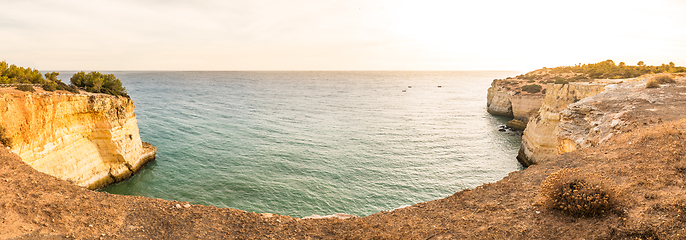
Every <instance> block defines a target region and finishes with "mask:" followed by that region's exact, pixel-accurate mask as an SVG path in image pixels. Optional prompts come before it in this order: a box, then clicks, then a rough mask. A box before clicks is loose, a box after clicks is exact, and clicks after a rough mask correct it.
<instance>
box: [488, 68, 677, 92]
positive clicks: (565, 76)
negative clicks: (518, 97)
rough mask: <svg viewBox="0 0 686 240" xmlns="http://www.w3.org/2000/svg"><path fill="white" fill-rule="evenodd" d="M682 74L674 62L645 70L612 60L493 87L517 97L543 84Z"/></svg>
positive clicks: (512, 79) (549, 71) (551, 70)
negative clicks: (505, 90) (507, 91)
mask: <svg viewBox="0 0 686 240" xmlns="http://www.w3.org/2000/svg"><path fill="white" fill-rule="evenodd" d="M685 72H686V67H681V66H676V65H675V64H674V63H673V62H670V63H669V64H662V65H660V66H648V65H646V64H645V63H644V62H643V61H640V62H638V63H637V64H636V65H635V66H632V65H627V64H626V63H624V62H620V63H619V64H615V62H614V61H612V60H606V61H602V62H599V63H589V64H581V63H580V64H577V65H574V66H561V67H555V68H545V67H544V68H541V69H538V70H534V71H531V72H528V73H525V74H521V75H518V76H516V77H508V78H506V79H495V80H494V84H498V85H500V86H502V87H504V88H506V89H507V90H515V91H517V93H521V92H528V93H538V92H532V90H534V89H532V88H530V87H531V86H534V85H539V84H546V83H555V84H567V83H570V82H590V81H593V80H595V79H623V78H634V77H639V76H641V75H645V74H658V73H685ZM525 87H526V88H525ZM543 91H545V89H543V90H542V91H541V92H542V93H544V92H543Z"/></svg>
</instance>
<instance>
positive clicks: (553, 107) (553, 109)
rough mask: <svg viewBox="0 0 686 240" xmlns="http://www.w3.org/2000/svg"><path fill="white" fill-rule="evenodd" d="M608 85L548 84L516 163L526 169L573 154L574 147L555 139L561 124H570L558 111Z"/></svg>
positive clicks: (605, 83) (527, 130)
mask: <svg viewBox="0 0 686 240" xmlns="http://www.w3.org/2000/svg"><path fill="white" fill-rule="evenodd" d="M608 84H609V82H595V83H584V82H578V83H569V84H552V83H550V84H547V86H546V89H547V93H546V96H545V99H544V100H543V104H542V105H541V108H540V109H539V111H538V113H537V114H535V115H534V116H533V117H532V118H531V119H530V120H529V122H528V124H527V126H526V130H524V135H523V136H522V146H521V147H520V149H519V154H518V156H517V160H519V162H520V163H522V165H524V166H529V165H532V164H536V163H538V162H541V161H545V159H546V158H549V157H552V156H554V155H557V154H559V153H562V152H568V151H572V149H573V148H574V147H573V145H574V144H571V145H570V142H569V141H568V140H565V139H562V138H559V137H558V133H559V132H560V131H562V130H561V129H560V127H559V124H560V122H561V121H572V120H571V119H565V116H566V115H563V114H562V113H561V111H563V110H565V109H566V108H567V107H568V106H569V105H570V104H572V103H575V102H578V101H580V100H581V99H584V98H587V97H590V96H594V95H596V94H598V93H600V92H602V91H604V90H605V86H607V85H608Z"/></svg>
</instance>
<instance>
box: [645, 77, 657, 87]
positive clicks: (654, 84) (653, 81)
mask: <svg viewBox="0 0 686 240" xmlns="http://www.w3.org/2000/svg"><path fill="white" fill-rule="evenodd" d="M659 87H660V84H659V83H658V82H657V81H655V80H652V79H651V80H649V81H648V82H647V83H646V88H659Z"/></svg>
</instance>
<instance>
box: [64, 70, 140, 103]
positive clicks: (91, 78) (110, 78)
mask: <svg viewBox="0 0 686 240" xmlns="http://www.w3.org/2000/svg"><path fill="white" fill-rule="evenodd" d="M70 80H71V84H73V85H74V86H77V87H79V88H83V89H85V90H86V91H88V92H93V93H106V94H110V95H114V96H124V97H129V95H128V94H127V92H126V88H124V87H123V86H122V84H121V81H120V80H119V79H118V78H117V77H115V76H114V74H102V73H99V72H90V73H87V74H86V72H84V71H81V72H78V73H75V74H74V75H73V76H72V77H71V79H70Z"/></svg>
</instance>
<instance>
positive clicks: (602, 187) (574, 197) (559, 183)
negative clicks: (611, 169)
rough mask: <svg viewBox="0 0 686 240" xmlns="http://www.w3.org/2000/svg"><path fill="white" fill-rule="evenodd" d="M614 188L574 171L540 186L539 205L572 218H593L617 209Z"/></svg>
mask: <svg viewBox="0 0 686 240" xmlns="http://www.w3.org/2000/svg"><path fill="white" fill-rule="evenodd" d="M619 195H620V194H619V191H618V190H617V187H616V186H614V185H612V184H611V183H610V182H609V181H607V179H604V178H602V177H600V176H599V175H595V174H584V173H582V172H581V170H579V169H577V168H573V169H570V168H563V169H561V170H559V171H557V172H554V173H551V174H550V175H549V176H548V177H547V178H546V179H545V180H544V181H543V182H542V183H541V197H542V198H541V201H542V202H541V204H542V205H543V206H544V207H547V208H549V209H555V210H560V211H562V212H564V213H566V214H569V215H572V216H583V217H593V216H598V215H603V214H606V213H609V212H613V211H616V210H617V209H619V205H620V202H621V201H620V199H619Z"/></svg>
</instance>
